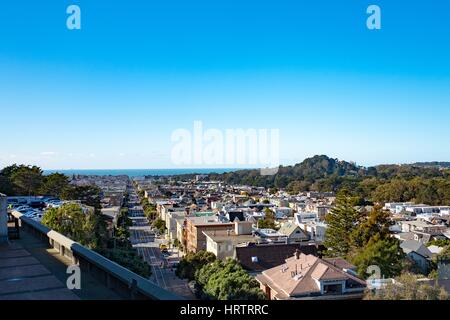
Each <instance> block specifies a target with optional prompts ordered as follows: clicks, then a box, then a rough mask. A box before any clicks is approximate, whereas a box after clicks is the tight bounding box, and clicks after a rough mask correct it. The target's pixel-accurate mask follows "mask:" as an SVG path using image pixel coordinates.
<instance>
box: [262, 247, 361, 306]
mask: <svg viewBox="0 0 450 320" xmlns="http://www.w3.org/2000/svg"><path fill="white" fill-rule="evenodd" d="M353 269H354V266H352V265H350V264H349V263H348V262H347V261H345V260H343V259H339V258H337V259H320V258H318V257H316V256H313V255H311V254H308V255H306V254H303V253H300V251H296V252H295V254H294V256H292V257H290V258H288V259H286V260H285V263H284V264H282V265H280V266H277V267H274V268H271V269H268V270H265V271H263V272H262V273H261V274H260V275H258V276H256V280H257V281H258V282H259V283H260V287H261V289H262V290H263V291H264V292H265V294H266V296H267V298H268V299H270V300H291V299H361V298H362V296H363V294H364V290H365V288H366V282H365V281H364V280H362V279H360V278H358V277H357V276H356V275H355V272H354V271H353Z"/></svg>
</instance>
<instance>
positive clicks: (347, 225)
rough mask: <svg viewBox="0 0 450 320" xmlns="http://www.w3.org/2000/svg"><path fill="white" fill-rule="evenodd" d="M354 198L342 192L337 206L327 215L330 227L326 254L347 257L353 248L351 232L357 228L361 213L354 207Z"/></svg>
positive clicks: (337, 200)
mask: <svg viewBox="0 0 450 320" xmlns="http://www.w3.org/2000/svg"><path fill="white" fill-rule="evenodd" d="M354 202H355V200H354V198H353V197H350V196H349V195H348V193H346V192H345V191H344V192H340V193H339V194H338V195H337V198H336V206H335V207H334V208H333V209H332V210H331V211H330V213H329V214H327V215H326V217H325V221H326V222H327V224H328V228H327V231H326V234H325V242H324V245H325V247H327V252H326V255H328V256H332V257H345V256H346V255H347V254H348V253H349V252H350V250H351V234H352V232H354V230H355V229H356V228H357V224H358V221H359V219H360V214H359V213H358V211H356V209H355V208H354Z"/></svg>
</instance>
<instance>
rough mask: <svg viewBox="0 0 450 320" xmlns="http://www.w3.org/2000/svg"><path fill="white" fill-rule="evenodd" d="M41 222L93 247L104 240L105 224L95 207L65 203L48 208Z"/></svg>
mask: <svg viewBox="0 0 450 320" xmlns="http://www.w3.org/2000/svg"><path fill="white" fill-rule="evenodd" d="M41 223H42V224H43V225H45V226H47V227H49V228H50V229H52V230H55V231H57V232H59V233H61V234H63V235H65V236H67V237H68V238H70V239H72V240H73V241H76V242H79V243H81V244H82V245H85V246H87V247H89V248H91V249H95V248H97V247H99V246H100V244H101V241H102V239H101V234H102V233H103V232H102V229H103V228H104V225H103V223H102V220H101V218H100V217H99V216H98V214H96V212H95V210H94V209H93V208H92V209H91V208H82V207H81V206H80V205H78V204H75V203H68V204H64V205H62V206H61V207H59V208H51V209H49V210H47V211H46V212H45V214H44V216H43V217H42V220H41Z"/></svg>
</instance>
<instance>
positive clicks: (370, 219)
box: [351, 205, 391, 249]
mask: <svg viewBox="0 0 450 320" xmlns="http://www.w3.org/2000/svg"><path fill="white" fill-rule="evenodd" d="M389 216H390V213H389V211H386V210H383V209H382V208H381V206H379V205H377V206H374V207H373V209H372V211H370V212H369V214H368V215H363V216H360V221H359V223H358V225H357V227H356V228H355V229H354V230H353V232H352V234H351V244H352V246H354V247H356V248H357V249H361V248H363V247H364V246H365V245H366V244H367V243H368V242H369V241H370V239H371V238H372V237H374V236H376V235H378V236H379V238H380V239H385V238H387V237H389V236H390V235H389V226H390V225H391V222H390V220H389Z"/></svg>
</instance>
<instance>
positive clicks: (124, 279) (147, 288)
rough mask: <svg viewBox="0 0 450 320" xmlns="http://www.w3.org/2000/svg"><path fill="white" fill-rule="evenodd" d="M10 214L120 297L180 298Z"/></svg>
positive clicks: (15, 212) (15, 214) (46, 230)
mask: <svg viewBox="0 0 450 320" xmlns="http://www.w3.org/2000/svg"><path fill="white" fill-rule="evenodd" d="M12 214H13V216H14V217H15V218H17V219H19V220H20V222H21V227H22V228H24V229H26V231H27V232H28V233H31V234H33V235H35V236H36V237H38V238H40V239H42V240H43V241H44V242H46V243H48V244H49V246H51V247H53V248H55V249H57V250H58V251H59V252H60V254H61V255H63V256H65V257H67V258H69V259H71V260H72V262H73V264H78V265H79V266H80V269H81V270H82V272H89V273H90V274H91V275H92V276H93V277H94V278H96V279H97V280H98V281H99V282H101V283H103V284H104V285H105V286H107V287H108V288H110V289H111V290H113V291H115V292H116V293H118V294H119V295H120V296H122V297H123V298H124V299H141V300H142V299H152V300H181V299H183V298H181V297H179V296H177V295H175V294H174V293H171V292H169V291H167V290H165V289H163V288H161V287H158V286H157V285H155V284H153V283H152V282H150V281H149V280H147V279H145V278H143V277H141V276H139V275H137V274H135V273H134V272H131V271H130V270H128V269H126V268H124V267H122V266H121V265H119V264H117V263H115V262H113V261H111V260H109V259H107V258H105V257H103V256H102V255H100V254H98V253H97V252H94V251H93V250H90V249H88V248H86V247H84V246H82V245H81V244H79V243H77V242H75V241H73V240H71V239H69V238H67V237H65V236H63V235H62V234H60V233H58V232H56V231H54V230H51V229H49V228H47V227H46V226H44V225H42V224H40V223H39V222H37V221H34V220H32V219H30V218H28V217H25V216H23V215H22V214H21V213H20V212H17V211H13V212H12Z"/></svg>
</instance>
